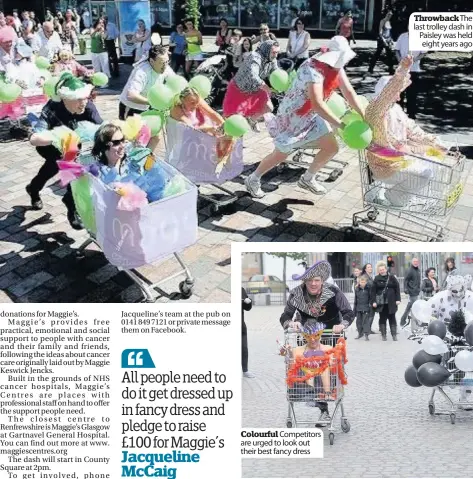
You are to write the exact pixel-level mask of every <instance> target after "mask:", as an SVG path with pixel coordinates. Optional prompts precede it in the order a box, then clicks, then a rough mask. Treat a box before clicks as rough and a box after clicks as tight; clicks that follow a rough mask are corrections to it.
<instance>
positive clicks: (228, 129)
mask: <svg viewBox="0 0 473 479" xmlns="http://www.w3.org/2000/svg"><path fill="white" fill-rule="evenodd" d="M249 129H250V125H249V124H248V122H247V121H246V118H245V117H244V116H242V115H232V116H230V117H229V118H227V119H226V120H225V123H224V124H223V130H224V131H225V134H226V135H228V136H231V137H233V138H240V137H242V136H243V135H244V134H245V133H247V132H248V131H249Z"/></svg>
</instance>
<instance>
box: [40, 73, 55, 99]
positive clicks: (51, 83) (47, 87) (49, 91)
mask: <svg viewBox="0 0 473 479" xmlns="http://www.w3.org/2000/svg"><path fill="white" fill-rule="evenodd" d="M58 82H59V78H58V77H51V78H48V79H47V80H46V81H45V82H44V85H43V90H44V93H45V94H46V96H48V97H49V98H51V99H52V100H54V101H59V96H58V95H57V94H56V85H57V84H58Z"/></svg>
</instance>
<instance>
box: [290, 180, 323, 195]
mask: <svg viewBox="0 0 473 479" xmlns="http://www.w3.org/2000/svg"><path fill="white" fill-rule="evenodd" d="M297 186H298V187H299V188H302V189H304V190H309V191H310V192H311V193H314V195H324V194H325V193H327V190H326V189H325V187H324V186H322V185H321V184H320V183H317V181H315V177H314V178H312V179H311V180H310V181H307V180H306V179H305V178H304V175H302V176H301V177H300V179H299V181H298V182H297Z"/></svg>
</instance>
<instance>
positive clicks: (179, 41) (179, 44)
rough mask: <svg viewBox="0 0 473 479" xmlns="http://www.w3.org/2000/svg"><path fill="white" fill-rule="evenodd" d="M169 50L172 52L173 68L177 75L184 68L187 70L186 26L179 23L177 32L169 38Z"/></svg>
mask: <svg viewBox="0 0 473 479" xmlns="http://www.w3.org/2000/svg"><path fill="white" fill-rule="evenodd" d="M169 48H170V50H171V68H172V69H173V70H174V72H175V73H177V72H178V71H179V68H181V67H182V69H183V71H185V69H186V54H185V51H186V36H185V35H184V25H183V24H182V23H178V24H177V25H176V30H175V31H174V32H172V33H171V36H170V37H169Z"/></svg>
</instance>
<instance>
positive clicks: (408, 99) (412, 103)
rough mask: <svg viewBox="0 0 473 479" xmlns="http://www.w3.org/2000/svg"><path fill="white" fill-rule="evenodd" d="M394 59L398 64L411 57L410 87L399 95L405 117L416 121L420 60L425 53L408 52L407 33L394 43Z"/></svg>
mask: <svg viewBox="0 0 473 479" xmlns="http://www.w3.org/2000/svg"><path fill="white" fill-rule="evenodd" d="M395 50H396V57H397V59H398V61H399V62H400V61H401V60H402V59H403V58H406V57H407V56H408V55H411V56H412V58H413V60H414V62H413V63H412V66H411V81H412V83H411V85H410V86H408V87H407V88H406V89H405V90H404V91H403V92H402V94H401V102H400V104H401V106H402V107H403V108H404V105H405V104H407V106H406V112H407V115H408V116H409V117H410V118H412V119H413V120H415V119H416V115H417V92H418V91H419V86H420V73H421V72H422V70H421V69H420V60H421V58H422V57H423V56H425V55H426V52H411V51H409V32H408V31H407V32H405V33H402V34H401V35H400V36H399V38H398V39H397V42H396V47H395Z"/></svg>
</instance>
